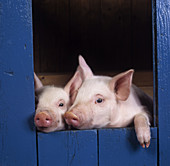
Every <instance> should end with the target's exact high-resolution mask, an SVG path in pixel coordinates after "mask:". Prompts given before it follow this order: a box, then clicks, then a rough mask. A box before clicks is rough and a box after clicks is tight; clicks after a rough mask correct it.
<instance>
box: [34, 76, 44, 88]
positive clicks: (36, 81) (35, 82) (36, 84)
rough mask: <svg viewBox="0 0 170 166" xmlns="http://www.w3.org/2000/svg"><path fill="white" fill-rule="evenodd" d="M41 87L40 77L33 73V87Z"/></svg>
mask: <svg viewBox="0 0 170 166" xmlns="http://www.w3.org/2000/svg"><path fill="white" fill-rule="evenodd" d="M42 87H43V84H42V82H41V81H40V79H39V78H38V77H37V75H36V74H35V73H34V89H35V90H37V89H40V88H42Z"/></svg>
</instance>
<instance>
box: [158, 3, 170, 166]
mask: <svg viewBox="0 0 170 166" xmlns="http://www.w3.org/2000/svg"><path fill="white" fill-rule="evenodd" d="M156 19H157V20H156V25H157V32H156V33H157V74H158V75H157V77H158V123H159V124H158V127H159V164H160V166H165V165H168V164H169V163H170V1H169V0H157V1H156Z"/></svg>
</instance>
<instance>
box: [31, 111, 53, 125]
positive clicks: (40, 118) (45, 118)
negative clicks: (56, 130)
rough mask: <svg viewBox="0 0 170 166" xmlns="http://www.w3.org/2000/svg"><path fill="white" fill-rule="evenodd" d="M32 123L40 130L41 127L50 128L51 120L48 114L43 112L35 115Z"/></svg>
mask: <svg viewBox="0 0 170 166" xmlns="http://www.w3.org/2000/svg"><path fill="white" fill-rule="evenodd" d="M34 122H35V125H36V126H37V127H38V128H41V127H42V128H45V127H51V125H52V122H53V120H52V118H51V116H50V115H49V114H47V113H45V111H43V112H40V113H38V114H36V116H35V118H34Z"/></svg>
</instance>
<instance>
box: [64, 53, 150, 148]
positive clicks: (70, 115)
mask: <svg viewBox="0 0 170 166" xmlns="http://www.w3.org/2000/svg"><path fill="white" fill-rule="evenodd" d="M133 73H134V70H128V71H126V72H124V73H121V74H118V75H116V76H114V77H108V76H95V75H94V74H93V72H92V71H91V69H90V67H89V66H88V65H87V64H86V62H85V60H84V59H83V57H82V56H79V67H78V69H77V71H76V74H75V75H74V79H73V80H72V85H71V86H69V88H70V89H69V91H70V97H71V101H72V103H73V105H72V106H71V107H70V108H69V110H68V111H67V112H66V113H65V115H64V117H65V121H66V122H67V124H68V125H71V126H73V127H75V128H78V129H92V128H115V127H126V126H129V125H130V124H134V126H135V131H136V135H137V139H138V141H139V142H140V144H141V145H142V147H143V148H144V147H145V144H146V147H149V145H150V138H151V135H150V117H151V116H150V114H149V112H152V107H153V102H152V99H151V98H150V97H149V96H147V95H146V94H145V93H144V92H143V91H141V90H140V89H139V88H137V87H136V86H135V85H133V84H132V77H133Z"/></svg>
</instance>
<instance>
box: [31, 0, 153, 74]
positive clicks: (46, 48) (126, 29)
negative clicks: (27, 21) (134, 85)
mask: <svg viewBox="0 0 170 166" xmlns="http://www.w3.org/2000/svg"><path fill="white" fill-rule="evenodd" d="M151 17H152V10H151V1H147V0H33V27H34V28H33V35H34V67H35V72H37V73H65V72H74V71H75V69H76V67H77V64H78V59H77V57H78V55H79V54H81V55H83V57H84V58H85V59H86V61H87V63H88V64H89V66H90V67H91V68H92V70H93V71H94V72H96V71H99V72H100V71H124V70H127V69H130V68H133V69H135V70H142V71H145V70H152V18H151Z"/></svg>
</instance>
